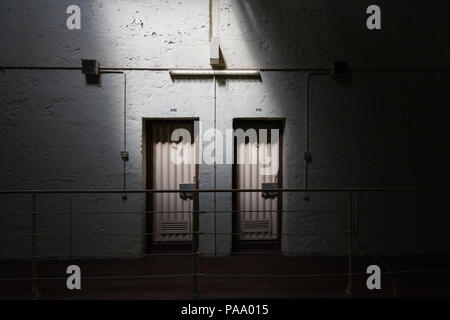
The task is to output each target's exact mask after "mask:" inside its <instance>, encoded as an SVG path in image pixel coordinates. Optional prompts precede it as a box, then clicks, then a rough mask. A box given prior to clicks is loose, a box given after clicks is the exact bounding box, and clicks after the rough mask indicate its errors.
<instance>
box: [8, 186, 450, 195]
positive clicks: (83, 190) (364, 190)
mask: <svg viewBox="0 0 450 320" xmlns="http://www.w3.org/2000/svg"><path fill="white" fill-rule="evenodd" d="M186 192H194V193H215V192H220V193H226V192H450V187H449V188H426V187H418V188H345V187H344V188H284V189H283V188H281V189H183V190H180V189H130V190H127V189H125V190H95V189H93V190H88V189H78V190H59V189H55V190H50V189H49V190H0V194H40V193H51V194H57V193H67V194H82V193H100V194H102V193H103V194H108V193H186Z"/></svg>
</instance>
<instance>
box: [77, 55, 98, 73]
mask: <svg viewBox="0 0 450 320" xmlns="http://www.w3.org/2000/svg"><path fill="white" fill-rule="evenodd" d="M98 69H99V63H98V61H97V60H95V59H82V60H81V72H83V73H84V74H85V75H98Z"/></svg>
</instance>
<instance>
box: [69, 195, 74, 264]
mask: <svg viewBox="0 0 450 320" xmlns="http://www.w3.org/2000/svg"><path fill="white" fill-rule="evenodd" d="M72 208H73V205H72V195H70V202H69V223H70V241H69V245H70V249H69V250H70V260H71V261H72V259H73V217H72V210H73V209H72Z"/></svg>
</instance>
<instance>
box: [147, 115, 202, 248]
mask: <svg viewBox="0 0 450 320" xmlns="http://www.w3.org/2000/svg"><path fill="white" fill-rule="evenodd" d="M147 130H148V131H150V137H148V138H149V139H150V143H148V144H147V148H148V149H150V150H148V151H150V154H149V158H150V162H151V163H150V167H151V170H150V172H148V174H149V177H148V178H149V180H150V181H149V182H150V184H151V188H152V189H155V190H156V189H161V190H169V189H173V190H179V189H183V188H187V189H191V188H197V178H196V176H197V165H196V161H195V160H196V156H197V152H198V150H197V147H196V146H197V143H196V140H197V139H196V137H194V123H193V121H181V120H180V121H159V122H152V123H151V124H150V128H148V127H147ZM150 202H151V206H149V205H147V208H151V212H150V213H151V217H149V215H147V219H148V218H151V219H152V221H151V222H152V223H151V233H153V235H152V241H153V243H159V244H168V243H178V244H179V243H188V244H189V242H190V241H192V235H191V232H192V228H193V223H195V221H193V214H192V211H193V210H194V207H196V201H195V198H194V194H192V193H189V192H187V193H181V194H180V193H153V194H152V196H151V199H150ZM147 229H149V228H147ZM149 232H150V231H149Z"/></svg>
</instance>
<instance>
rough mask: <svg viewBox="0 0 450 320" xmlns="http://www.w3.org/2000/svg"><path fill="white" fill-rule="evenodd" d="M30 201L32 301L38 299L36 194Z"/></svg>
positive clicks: (32, 195)
mask: <svg viewBox="0 0 450 320" xmlns="http://www.w3.org/2000/svg"><path fill="white" fill-rule="evenodd" d="M31 199H32V200H31V201H32V204H31V206H32V208H31V210H32V214H31V217H32V220H31V228H32V236H31V255H32V257H31V259H32V260H31V279H32V280H31V295H32V299H33V300H36V299H38V298H39V291H38V284H37V257H36V213H37V212H36V193H32V194H31Z"/></svg>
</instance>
